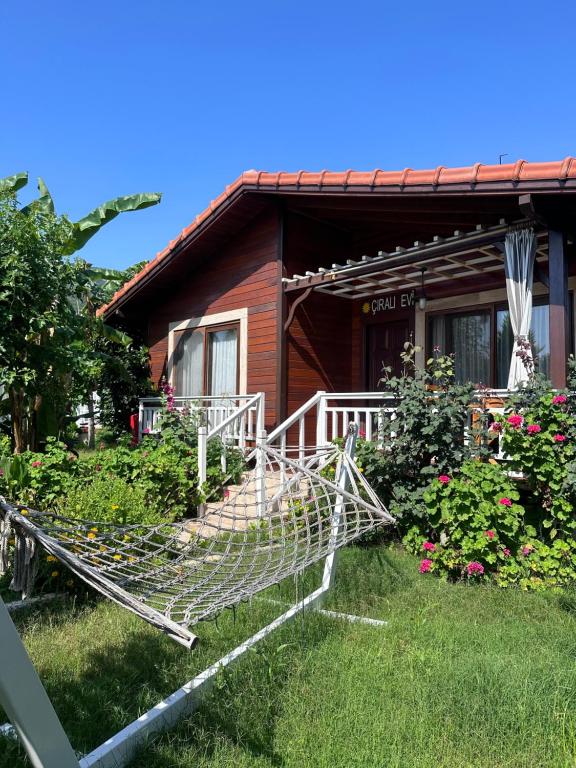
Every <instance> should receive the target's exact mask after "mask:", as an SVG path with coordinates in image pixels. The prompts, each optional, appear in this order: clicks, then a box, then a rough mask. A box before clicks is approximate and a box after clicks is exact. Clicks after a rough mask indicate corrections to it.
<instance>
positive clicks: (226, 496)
mask: <svg viewBox="0 0 576 768" xmlns="http://www.w3.org/2000/svg"><path fill="white" fill-rule="evenodd" d="M228 496H230V491H229V490H228V488H224V498H225V499H227V498H228Z"/></svg>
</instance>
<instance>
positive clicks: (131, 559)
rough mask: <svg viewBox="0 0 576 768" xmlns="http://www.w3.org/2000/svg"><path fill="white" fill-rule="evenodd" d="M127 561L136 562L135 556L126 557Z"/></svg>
mask: <svg viewBox="0 0 576 768" xmlns="http://www.w3.org/2000/svg"><path fill="white" fill-rule="evenodd" d="M128 562H129V563H135V562H136V558H135V557H129V558H128Z"/></svg>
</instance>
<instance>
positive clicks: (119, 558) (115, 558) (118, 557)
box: [113, 555, 122, 560]
mask: <svg viewBox="0 0 576 768" xmlns="http://www.w3.org/2000/svg"><path fill="white" fill-rule="evenodd" d="M113 557H114V560H122V555H114V556H113Z"/></svg>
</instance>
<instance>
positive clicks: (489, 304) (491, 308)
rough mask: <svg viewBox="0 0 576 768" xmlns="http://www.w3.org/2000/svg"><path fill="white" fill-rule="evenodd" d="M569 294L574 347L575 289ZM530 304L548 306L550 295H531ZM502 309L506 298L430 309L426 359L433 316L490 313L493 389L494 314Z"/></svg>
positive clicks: (493, 382) (492, 381)
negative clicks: (464, 305)
mask: <svg viewBox="0 0 576 768" xmlns="http://www.w3.org/2000/svg"><path fill="white" fill-rule="evenodd" d="M568 295H569V301H568V307H569V322H568V328H569V339H568V341H569V345H570V346H569V348H570V349H573V348H574V336H575V333H574V309H573V307H574V300H575V296H576V291H573V290H572V289H570V290H569V291H568ZM532 305H533V306H544V305H548V306H550V295H549V294H548V293H538V294H533V295H532ZM502 309H506V310H507V309H508V302H507V301H506V298H505V297H504V298H502V299H499V300H498V301H485V302H481V303H477V304H472V305H470V306H466V307H463V306H459V307H446V308H444V309H431V310H428V311H427V312H426V327H425V337H424V339H425V351H426V357H425V359H426V360H429V359H430V357H432V322H431V320H432V319H433V318H434V317H437V316H439V315H440V316H446V315H460V316H462V315H477V314H480V313H481V312H486V313H487V314H489V315H490V383H489V385H488V386H489V387H490V388H491V389H494V388H495V386H496V365H497V359H496V358H497V355H496V345H497V340H498V328H497V323H496V314H497V312H498V311H499V310H502Z"/></svg>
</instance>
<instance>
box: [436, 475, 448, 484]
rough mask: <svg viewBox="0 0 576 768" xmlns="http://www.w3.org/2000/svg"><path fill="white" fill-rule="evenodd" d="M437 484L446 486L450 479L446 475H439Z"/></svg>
mask: <svg viewBox="0 0 576 768" xmlns="http://www.w3.org/2000/svg"><path fill="white" fill-rule="evenodd" d="M438 482H439V483H442V485H448V483H449V482H450V478H449V476H448V475H440V477H439V478H438Z"/></svg>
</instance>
